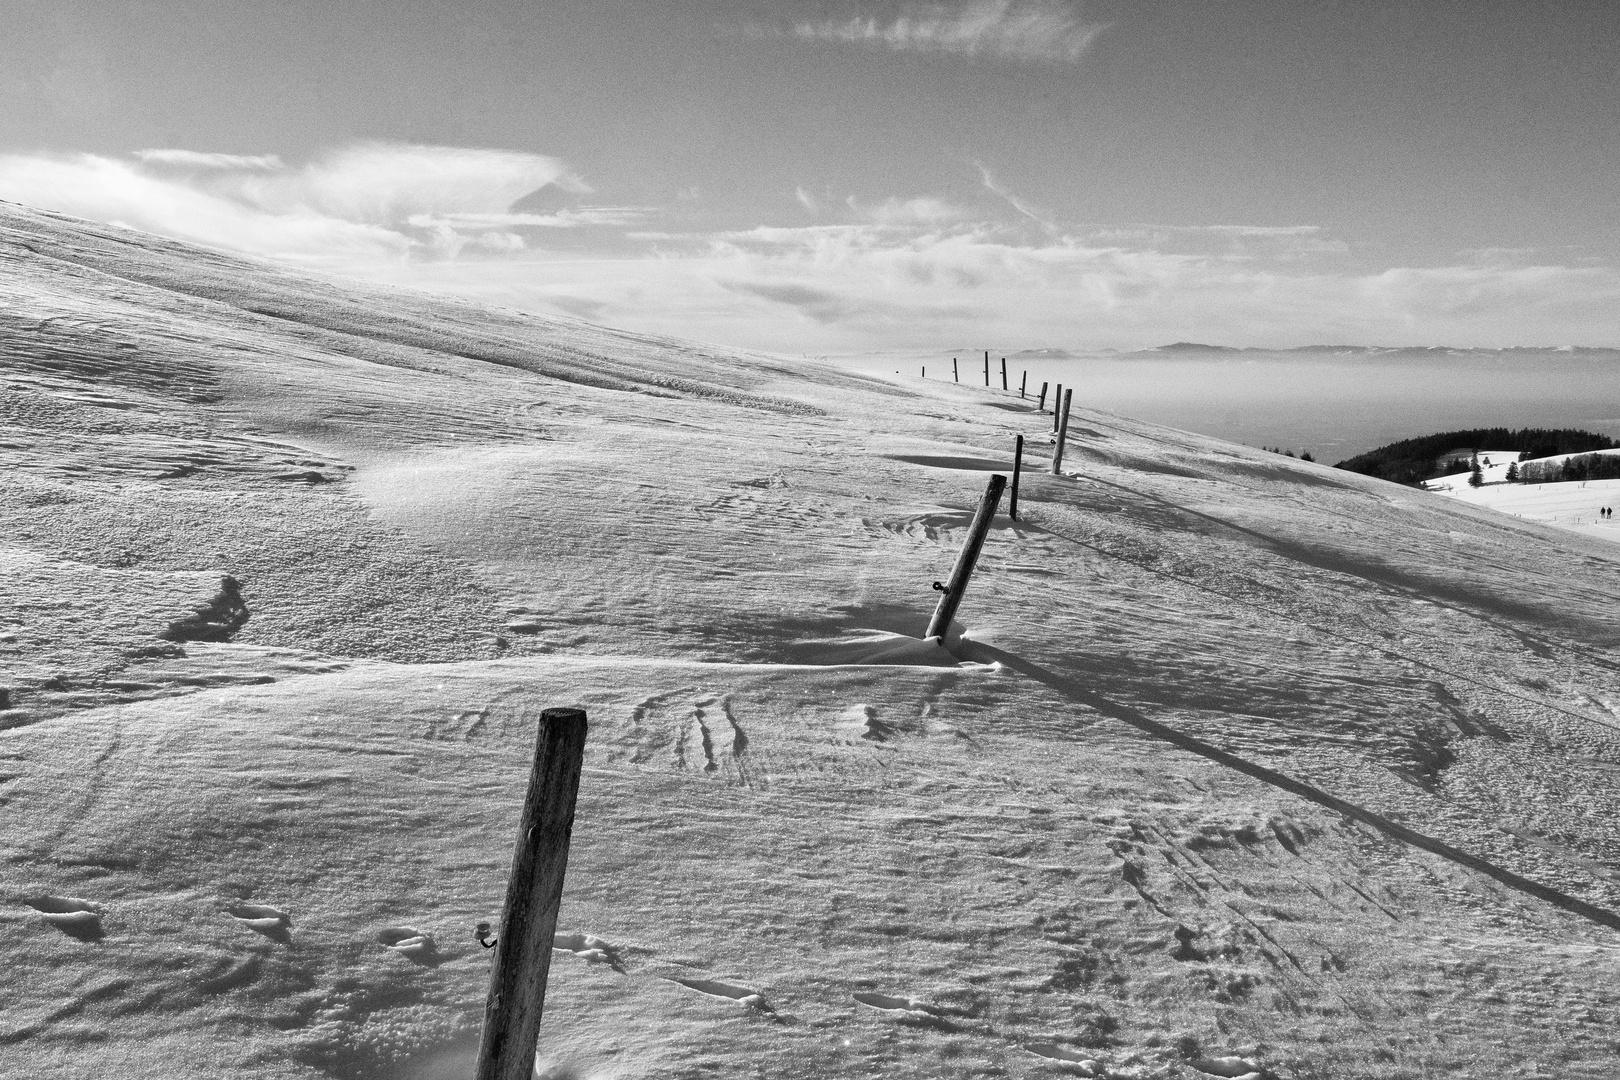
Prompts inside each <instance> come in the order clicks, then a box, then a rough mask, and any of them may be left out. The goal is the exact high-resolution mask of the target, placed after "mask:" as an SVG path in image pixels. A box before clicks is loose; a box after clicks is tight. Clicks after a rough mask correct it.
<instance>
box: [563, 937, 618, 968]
mask: <svg viewBox="0 0 1620 1080" xmlns="http://www.w3.org/2000/svg"><path fill="white" fill-rule="evenodd" d="M551 947H552V949H554V950H556V951H557V952H568V953H573V954H574V955H575V956H577V957H579V958H580V959H582V960H587V961H589V962H590V963H593V964H606V965H608V966H609V967H611V968H612V969H613V970H614V971H618V972H622V971H624V968H623V967H622V966H620V964H619V953H618V950H617V949H615V948H614V947H613V946H612V945H609V944H608V943H607V942H605V941H603V940H602V939H601V938H599V937H596V936H595V935H593V934H553V935H552V937H551Z"/></svg>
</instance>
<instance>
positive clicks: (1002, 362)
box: [1001, 356, 1007, 390]
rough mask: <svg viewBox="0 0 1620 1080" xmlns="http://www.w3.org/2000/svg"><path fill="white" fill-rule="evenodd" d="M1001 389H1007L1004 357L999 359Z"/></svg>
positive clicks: (1005, 360) (1005, 359)
mask: <svg viewBox="0 0 1620 1080" xmlns="http://www.w3.org/2000/svg"><path fill="white" fill-rule="evenodd" d="M1001 388H1002V389H1003V390H1005V389H1007V358H1006V357H1005V356H1003V357H1002V358H1001Z"/></svg>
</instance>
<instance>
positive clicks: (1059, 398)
mask: <svg viewBox="0 0 1620 1080" xmlns="http://www.w3.org/2000/svg"><path fill="white" fill-rule="evenodd" d="M1062 412H1063V384H1062V383H1058V384H1057V389H1055V390H1053V391H1052V431H1053V432H1054V433H1055V432H1056V431H1057V429H1058V417H1059V416H1060V415H1061V414H1062Z"/></svg>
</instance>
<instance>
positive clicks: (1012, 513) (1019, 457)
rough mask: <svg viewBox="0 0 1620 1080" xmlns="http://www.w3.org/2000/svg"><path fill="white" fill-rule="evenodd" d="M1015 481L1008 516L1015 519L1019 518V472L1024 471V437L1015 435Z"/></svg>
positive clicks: (1008, 503)
mask: <svg viewBox="0 0 1620 1080" xmlns="http://www.w3.org/2000/svg"><path fill="white" fill-rule="evenodd" d="M1013 439H1014V442H1013V482H1012V491H1011V493H1009V494H1008V496H1007V516H1008V517H1010V518H1012V519H1013V520H1014V521H1017V520H1018V474H1019V473H1021V472H1023V471H1024V437H1023V436H1022V435H1015V436H1013Z"/></svg>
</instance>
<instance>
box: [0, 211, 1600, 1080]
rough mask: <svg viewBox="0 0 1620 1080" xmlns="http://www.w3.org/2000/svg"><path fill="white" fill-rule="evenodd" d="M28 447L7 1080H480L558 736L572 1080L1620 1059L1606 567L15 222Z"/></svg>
mask: <svg viewBox="0 0 1620 1080" xmlns="http://www.w3.org/2000/svg"><path fill="white" fill-rule="evenodd" d="M1082 394H1083V388H1082ZM1079 396H1081V395H1079V394H1077V397H1079ZM0 421H3V422H4V424H5V427H4V428H3V429H0V456H3V460H4V462H5V465H6V468H5V469H4V471H3V472H0V498H3V499H4V505H5V506H6V509H7V511H8V512H7V513H6V514H5V515H4V516H3V518H0V565H3V567H4V574H5V578H4V580H5V583H6V588H5V589H4V591H3V593H0V685H3V686H4V687H5V688H6V689H7V691H8V693H7V695H6V697H5V700H4V701H0V705H4V706H6V707H5V708H3V709H0V802H3V807H0V812H3V813H4V814H5V819H4V820H5V822H6V828H5V830H4V833H3V834H0V837H3V840H0V858H3V859H4V863H5V866H6V871H5V874H4V876H3V877H0V948H3V949H4V950H5V955H6V960H7V963H5V964H3V965H0V1076H29V1077H47V1076H64V1077H68V1076H107V1075H117V1076H126V1077H190V1076H195V1077H205V1076H206V1077H218V1076H256V1077H315V1076H323V1075H324V1076H367V1077H380V1076H398V1077H429V1076H434V1077H436V1076H459V1075H464V1074H465V1066H466V1061H467V1056H468V1054H469V1053H470V1047H469V1036H470V1035H471V1034H474V1033H475V1026H474V1025H476V1023H477V1020H478V1017H479V1014H480V1012H481V1008H482V1003H483V995H484V991H485V986H486V978H487V954H486V953H484V951H483V950H481V949H480V948H479V946H478V945H477V943H476V942H474V941H473V940H472V927H473V925H474V924H475V923H476V922H477V921H479V920H481V919H489V918H492V917H493V916H495V915H496V914H498V911H497V907H498V904H499V902H500V897H501V895H502V892H503V889H504V878H505V870H506V865H507V861H508V859H509V857H510V847H511V841H512V836H511V831H512V829H513V828H514V825H515V821H516V814H517V808H518V803H519V801H520V799H521V796H522V790H521V788H522V782H523V778H524V776H525V775H526V769H527V758H528V754H529V752H530V748H531V746H532V743H533V735H534V721H535V717H536V716H537V715H538V711H539V710H540V709H541V708H544V707H546V706H549V705H563V704H575V703H579V704H583V705H584V706H585V707H586V708H587V709H588V710H589V712H590V716H591V721H592V730H591V737H590V745H589V749H588V756H587V767H586V774H585V778H584V782H583V784H582V787H581V804H580V809H579V815H578V824H577V825H576V833H575V847H574V852H573V857H572V860H571V864H570V870H569V884H568V893H567V896H566V899H565V903H564V910H563V917H562V918H563V924H564V928H565V930H566V931H567V933H568V934H569V935H572V936H570V937H568V938H567V940H564V941H563V942H561V944H562V945H564V946H565V947H566V948H565V950H564V951H565V952H566V953H570V954H572V955H559V957H558V962H557V963H555V964H554V966H553V970H552V981H551V990H550V994H549V997H548V1001H547V1015H546V1021H545V1024H544V1028H543V1036H542V1045H541V1052H540V1059H539V1065H540V1067H541V1070H542V1074H543V1075H547V1076H552V1077H558V1078H561V1077H579V1078H582V1080H583V1078H586V1077H625V1078H629V1077H641V1076H646V1077H654V1076H656V1077H670V1076H681V1077H684V1076H690V1077H699V1076H771V1077H778V1076H781V1077H792V1076H805V1077H816V1076H860V1075H872V1076H877V1075H882V1076H893V1077H908V1076H917V1077H921V1076H938V1075H987V1076H989V1075H1013V1076H1045V1075H1058V1074H1064V1073H1066V1074H1069V1075H1076V1074H1078V1075H1086V1074H1092V1075H1112V1076H1120V1077H1149V1076H1151V1077H1177V1076H1181V1077H1196V1076H1201V1075H1230V1074H1233V1073H1234V1071H1235V1072H1238V1073H1241V1072H1243V1071H1245V1070H1248V1071H1255V1072H1260V1071H1270V1072H1273V1073H1274V1074H1276V1075H1278V1076H1285V1077H1301V1078H1304V1077H1386V1078H1391V1080H1393V1078H1396V1077H1417V1076H1423V1075H1471V1076H1480V1077H1487V1076H1489V1077H1496V1076H1508V1075H1548V1076H1560V1077H1603V1076H1608V1075H1610V1074H1611V1073H1612V1062H1613V1061H1614V1060H1615V1059H1616V1057H1617V1056H1620V1039H1617V1038H1616V1036H1615V1035H1614V1034H1613V1032H1614V1030H1615V1025H1616V1023H1617V1022H1620V988H1617V987H1620V980H1617V978H1616V976H1617V975H1620V875H1617V871H1616V868H1617V867H1620V830H1617V828H1616V826H1615V824H1614V822H1616V821H1617V820H1620V813H1617V811H1620V805H1617V803H1620V800H1617V798H1616V796H1615V794H1614V778H1615V776H1616V773H1617V772H1620V668H1617V664H1616V655H1615V651H1614V646H1615V643H1616V640H1617V632H1616V622H1615V614H1614V613H1615V608H1616V601H1617V599H1620V563H1617V562H1616V557H1615V549H1614V548H1613V546H1612V545H1610V544H1607V543H1605V542H1602V541H1600V540H1596V539H1591V538H1587V537H1582V536H1578V535H1572V534H1568V533H1565V532H1560V531H1557V530H1554V529H1551V528H1547V527H1544V526H1541V525H1537V524H1534V523H1530V522H1520V521H1515V520H1512V519H1508V518H1505V517H1502V516H1500V515H1498V514H1495V513H1492V512H1490V511H1489V510H1486V509H1481V508H1477V507H1473V506H1470V505H1467V504H1466V503H1463V502H1459V501H1455V500H1447V499H1445V498H1443V497H1441V496H1431V495H1426V494H1424V493H1421V492H1416V491H1412V490H1409V489H1404V488H1399V487H1395V486H1393V485H1388V484H1384V483H1382V482H1379V481H1374V480H1371V479H1368V478H1364V477H1360V476H1356V475H1353V474H1348V473H1343V472H1337V471H1335V470H1332V469H1328V468H1325V467H1321V466H1316V465H1312V464H1309V463H1304V462H1297V461H1294V460H1291V459H1282V458H1279V457H1277V456H1276V455H1272V454H1267V453H1263V452H1256V451H1252V450H1249V449H1246V448H1243V447H1237V446H1232V445H1228V444H1224V443H1221V442H1219V441H1217V440H1213V439H1208V438H1204V437H1200V436H1194V435H1188V434H1185V433H1181V432H1175V431H1170V430H1166V429H1160V428H1155V427H1152V426H1150V425H1145V424H1140V423H1136V422H1133V421H1130V420H1127V419H1123V418H1120V417H1115V416H1110V415H1107V414H1102V413H1096V412H1091V411H1086V410H1083V409H1082V410H1079V411H1077V413H1076V416H1075V419H1074V421H1073V425H1072V427H1071V433H1072V435H1073V437H1074V443H1073V445H1071V446H1070V448H1069V451H1068V454H1067V457H1066V462H1067V464H1068V466H1069V468H1070V470H1071V473H1070V474H1069V475H1066V476H1063V477H1053V476H1049V475H1045V474H1044V473H1042V472H1041V469H1040V466H1041V461H1040V460H1038V459H1039V458H1041V456H1042V455H1044V454H1045V453H1047V448H1046V445H1045V444H1044V443H1043V441H1042V440H1043V438H1044V434H1045V433H1046V432H1047V431H1049V429H1050V417H1049V416H1046V415H1037V414H1036V413H1035V412H1034V410H1033V409H1032V407H1031V403H1028V402H1021V401H1019V400H1018V399H1017V396H1016V395H1015V394H1014V395H1007V394H1002V393H1000V392H989V391H985V390H982V389H978V390H975V389H972V388H968V387H956V386H950V385H945V384H941V383H927V384H923V383H920V382H917V381H912V380H899V379H896V380H881V379H877V378H868V377H863V376H857V375H852V374H849V373H847V372H841V371H838V370H836V369H832V368H826V367H820V366H816V365H812V364H801V363H790V362H787V361H783V360H780V359H777V358H771V357H763V356H756V355H749V354H736V353H731V352H727V351H725V350H719V349H713V348H708V347H703V346H698V345H694V344H691V343H686V342H679V341H670V340H662V339H653V338H647V337H643V336H638V335H632V334H626V333H620V332H616V331H612V330H607V329H603V328H599V327H594V326H590V325H588V324H584V323H571V322H565V321H558V320H550V319H539V318H535V317H531V316H527V315H522V314H518V313H514V312H503V311H490V310H486V309H482V308H478V307H475V306H472V305H468V304H463V303H457V302H453V301H446V300H441V299H436V298H430V297H425V296H420V295H416V294H411V293H405V292H392V291H387V290H380V289H375V288H367V287H362V286H357V285H349V284H339V283H334V282H326V281H318V280H316V279H311V278H305V277H302V276H299V275H294V274H291V273H288V272H286V271H284V270H280V269H276V268H273V267H270V266H266V265H261V264H257V263H250V262H246V261H242V260H238V259H235V258H231V257H227V256H223V255H218V254H214V253H209V252H204V251H200V250H198V249H194V248H190V247H187V246H184V245H180V244H175V243H172V242H168V241H163V240H159V239H156V238H153V237H149V236H144V235H141V234H137V233H131V232H125V231H121V230H116V229H110V228H106V227H101V226H92V225H89V224H86V223H83V222H78V221H74V220H71V219H66V218H62V217H59V216H56V215H51V214H45V213H40V212H35V211H31V210H27V209H24V208H20V207H15V206H10V205H3V204H0ZM1018 432H1021V433H1023V434H1025V435H1026V436H1027V437H1028V438H1029V439H1030V441H1031V446H1032V447H1033V457H1034V458H1035V459H1036V460H1032V461H1030V462H1027V464H1028V465H1030V467H1031V471H1030V472H1026V474H1025V484H1024V488H1023V491H1022V494H1021V498H1020V506H1021V510H1022V513H1021V515H1020V516H1021V520H1020V521H1019V522H1017V523H1013V522H1011V521H1008V520H1007V519H1006V518H1005V517H1004V516H1003V517H1002V518H1000V519H999V520H998V522H997V526H996V528H995V529H994V531H993V532H992V535H991V539H990V541H989V542H988V544H987V545H986V548H985V555H984V558H983V561H982V562H981V570H980V574H979V576H978V577H976V578H975V580H974V583H973V586H972V588H971V589H970V591H969V593H968V595H967V598H966V600H965V603H964V605H963V607H962V611H961V619H962V626H960V627H959V628H958V631H959V633H958V634H955V635H953V636H952V638H951V640H950V641H949V642H948V645H949V646H950V649H951V654H950V655H942V654H941V652H940V651H939V650H935V649H930V648H928V647H926V646H924V645H922V644H921V643H918V642H910V643H908V642H906V641H905V640H904V638H903V637H902V636H903V635H910V636H915V635H917V634H919V633H920V632H921V630H922V628H923V626H924V625H925V624H926V621H927V617H928V613H929V611H930V610H931V608H932V605H933V600H934V598H935V594H934V593H933V591H932V590H931V588H930V584H931V582H932V581H933V580H935V579H936V578H943V577H944V576H945V575H946V573H947V571H948V569H949V567H950V564H951V561H952V559H953V558H954V556H955V552H956V548H957V546H958V544H959V543H960V540H961V538H962V535H963V532H964V530H965V528H966V524H967V521H968V519H969V516H970V514H971V509H972V507H973V505H974V503H975V502H976V500H977V497H978V494H979V492H980V491H981V490H982V486H983V483H984V480H985V478H986V476H987V474H988V472H989V471H992V470H997V469H1000V470H1005V469H1006V468H1007V466H1008V465H1009V464H1010V462H1009V459H1008V454H1009V451H1010V447H1011V443H1012V436H1013V434H1014V433H1018ZM227 576H229V577H230V578H231V579H233V581H234V582H236V584H235V585H234V586H231V587H222V585H221V582H222V581H223V579H225V578H226V577H227ZM205 605H211V608H210V614H209V615H208V616H207V617H206V618H205V619H191V620H190V621H189V622H188V621H187V620H188V616H190V614H191V613H192V611H193V609H195V608H198V607H201V606H205ZM244 613H245V615H246V618H245V621H244V620H243V618H242V616H243V614H244ZM203 623H207V624H208V626H206V627H202V628H199V627H200V626H201V624H203ZM164 635H168V636H167V637H165V636H164ZM198 635H202V636H204V637H207V636H212V637H216V638H224V639H227V640H212V641H208V640H196V638H197V636H198ZM885 649H887V650H890V655H889V656H887V657H881V656H879V655H878V654H879V653H881V652H883V651H884V650H885ZM874 658H876V659H888V660H890V661H893V660H896V659H898V660H904V661H911V662H909V663H893V662H889V663H870V662H862V661H870V660H872V659H874ZM412 931H424V932H426V933H427V934H428V935H430V936H431V937H432V939H433V941H434V946H433V947H432V948H431V949H428V950H426V951H421V950H418V951H414V952H412V951H404V952H401V951H399V950H396V949H391V948H390V947H389V944H388V943H391V942H397V941H399V940H401V939H402V938H408V937H411V936H415V935H414V934H413V933H411V932H412ZM593 939H594V940H593ZM753 994H758V995H760V998H761V999H762V1003H755V1004H750V1003H747V1002H745V1001H744V1000H743V999H749V1001H750V1002H752V1001H753V1000H754V999H752V995H753Z"/></svg>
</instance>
